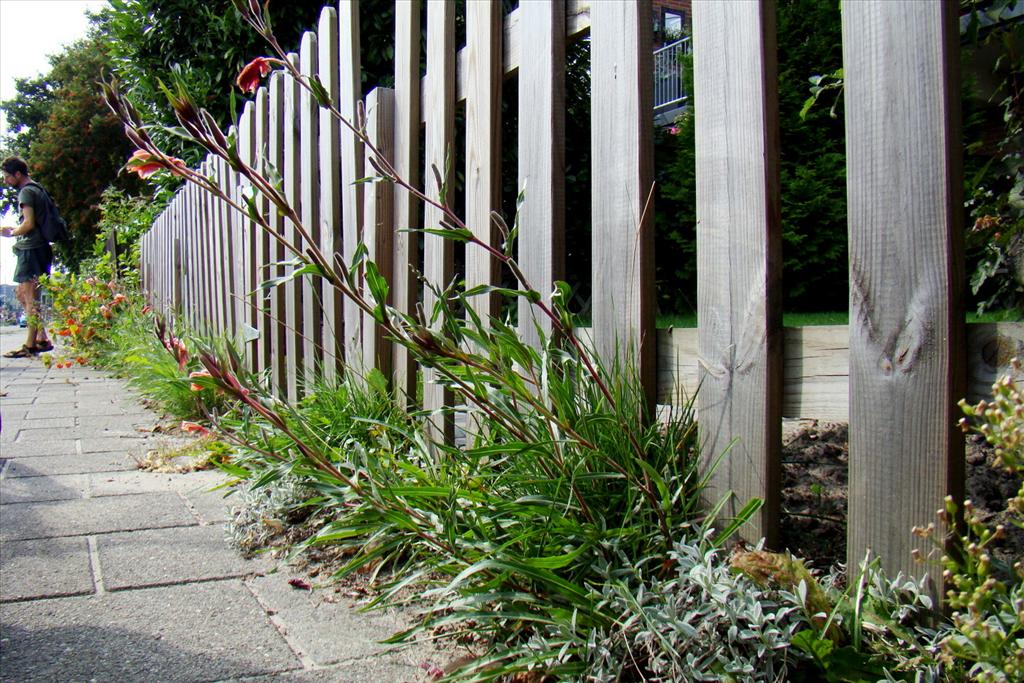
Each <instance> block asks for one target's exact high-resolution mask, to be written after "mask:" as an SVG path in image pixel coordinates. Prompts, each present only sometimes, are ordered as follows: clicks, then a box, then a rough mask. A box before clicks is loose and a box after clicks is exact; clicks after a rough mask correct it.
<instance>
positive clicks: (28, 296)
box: [14, 280, 36, 348]
mask: <svg viewBox="0 0 1024 683" xmlns="http://www.w3.org/2000/svg"><path fill="white" fill-rule="evenodd" d="M34 282H35V281H34V280H29V281H28V282H21V283H18V287H17V288H16V289H15V290H14V295H15V296H16V297H17V299H18V302H19V303H20V304H21V307H22V309H23V310H24V311H25V317H26V318H27V319H28V329H27V330H26V332H27V333H28V335H27V337H26V339H25V346H26V347H27V348H34V347H35V345H36V326H35V312H36V309H35V298H34V297H35V288H34V287H33V286H32V285H33V283H34Z"/></svg>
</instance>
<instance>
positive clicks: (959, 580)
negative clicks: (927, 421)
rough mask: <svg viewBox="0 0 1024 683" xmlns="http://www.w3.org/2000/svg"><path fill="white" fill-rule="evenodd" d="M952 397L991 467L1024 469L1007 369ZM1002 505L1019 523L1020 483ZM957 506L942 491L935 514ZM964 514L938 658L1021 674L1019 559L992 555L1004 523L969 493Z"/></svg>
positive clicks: (950, 559)
mask: <svg viewBox="0 0 1024 683" xmlns="http://www.w3.org/2000/svg"><path fill="white" fill-rule="evenodd" d="M1011 366H1012V368H1013V371H1014V373H1015V374H1016V373H1019V372H1020V369H1021V364H1020V361H1019V360H1018V359H1016V358H1015V359H1013V360H1012V361H1011ZM959 405H960V408H961V409H962V410H963V412H964V414H965V415H966V417H965V418H964V419H962V420H960V427H961V429H963V430H964V432H965V433H966V432H971V431H974V432H976V433H978V434H981V435H982V436H984V437H985V440H986V441H987V442H988V443H989V444H991V445H992V446H993V447H994V449H995V456H996V465H997V466H998V467H1003V468H1005V469H1006V470H1007V471H1009V472H1019V471H1021V470H1022V469H1024V397H1022V394H1021V392H1020V390H1019V389H1018V388H1017V385H1016V382H1015V380H1014V378H1013V376H1006V377H1002V378H1000V379H999V380H998V381H997V382H996V383H995V384H993V385H992V398H991V400H983V401H980V402H978V403H977V404H976V405H969V404H968V403H967V402H966V401H960V404H959ZM1007 511H1008V513H1009V515H1010V518H1011V521H1012V522H1013V523H1014V524H1018V525H1024V486H1022V487H1021V489H1020V491H1019V492H1018V493H1017V495H1016V496H1015V497H1013V498H1011V499H1010V500H1009V501H1007ZM956 512H957V506H956V504H955V503H954V502H953V501H952V499H951V498H950V497H947V498H946V505H945V510H941V511H940V512H939V517H940V519H941V520H942V521H943V522H944V523H947V524H948V523H949V522H950V521H951V520H953V519H955V516H956ZM963 515H964V524H965V528H964V529H963V531H957V530H955V527H954V530H953V531H951V532H950V535H949V537H948V539H947V540H948V542H949V543H948V548H949V552H948V553H947V554H946V555H945V556H944V557H943V558H942V564H943V568H944V571H943V579H944V580H945V582H946V586H947V593H946V600H947V605H948V606H949V607H950V608H951V609H953V610H954V612H953V614H952V622H953V627H954V631H952V632H951V633H950V634H949V635H948V636H947V637H945V638H944V639H943V641H942V643H941V658H942V659H943V660H944V661H946V662H947V663H948V664H950V665H955V664H956V663H958V662H959V663H960V664H962V663H963V662H971V663H972V666H971V668H970V672H969V673H970V675H971V680H977V681H1016V680H1022V676H1024V646H1022V643H1024V640H1022V638H1021V633H1024V564H1022V562H1021V561H1017V562H1016V563H1015V564H1014V565H1013V566H1012V567H1007V566H1006V565H1005V564H999V563H997V562H996V561H995V559H994V558H993V555H992V552H991V547H992V545H993V544H994V543H995V542H998V541H999V540H1001V539H1003V538H1004V537H1005V536H1006V528H1005V527H1004V526H1003V525H1001V524H997V525H995V526H994V527H992V526H991V523H990V522H989V521H987V520H986V519H985V518H984V516H983V515H982V513H981V512H980V511H979V510H977V509H976V508H975V506H974V505H973V504H972V503H971V501H969V500H967V501H964V504H963ZM915 533H916V532H915ZM918 535H922V533H918Z"/></svg>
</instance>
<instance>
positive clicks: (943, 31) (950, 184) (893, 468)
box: [698, 0, 965, 592]
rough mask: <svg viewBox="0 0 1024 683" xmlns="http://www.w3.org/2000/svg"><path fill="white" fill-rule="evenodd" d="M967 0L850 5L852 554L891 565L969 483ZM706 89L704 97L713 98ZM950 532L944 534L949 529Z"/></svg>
mask: <svg viewBox="0 0 1024 683" xmlns="http://www.w3.org/2000/svg"><path fill="white" fill-rule="evenodd" d="M957 8H958V5H957V4H956V3H952V2H942V3H919V2H909V1H907V0H885V1H884V2H879V1H877V0H871V1H864V2H853V3H846V4H845V5H844V7H843V37H844V40H843V64H844V73H845V76H846V81H845V83H846V85H845V87H846V93H845V97H844V101H845V104H846V136H847V137H846V150H847V169H848V171H847V194H848V198H849V228H850V240H849V252H850V320H851V325H850V491H849V501H850V507H849V517H848V520H849V521H848V524H847V527H848V529H849V532H848V533H849V537H848V544H847V558H848V561H849V563H850V566H851V567H856V566H857V565H858V563H859V562H861V561H862V560H863V559H864V556H865V554H866V553H867V552H868V551H870V552H871V554H872V555H876V556H879V557H880V558H881V560H882V566H883V567H885V569H886V570H887V571H889V572H896V571H897V570H899V571H903V572H904V573H907V574H915V575H920V574H921V573H922V572H924V571H928V575H929V577H930V578H931V579H932V581H933V582H934V587H935V588H936V590H937V591H938V592H941V585H942V583H941V581H942V579H941V567H939V566H935V565H933V566H931V567H924V566H923V565H920V564H917V563H914V562H913V561H912V559H911V555H910V553H911V549H912V548H915V547H916V548H920V549H921V550H922V552H924V553H925V554H927V552H928V550H929V549H930V542H929V541H927V540H924V539H917V538H915V537H913V536H911V534H910V528H911V527H912V526H914V525H927V524H928V523H930V522H933V521H936V520H935V511H936V510H937V509H939V508H941V507H942V500H943V497H944V496H945V495H946V494H951V495H953V496H954V497H955V498H957V499H960V498H962V495H963V488H964V483H963V477H964V457H963V435H962V434H961V433H960V432H959V430H958V429H957V428H956V422H957V418H958V412H959V411H958V409H957V407H956V401H957V400H958V399H959V398H960V397H961V396H963V394H964V390H965V378H964V374H965V373H964V354H963V349H964V344H963V339H964V336H963V335H964V332H963V330H964V326H963V322H962V321H963V319H964V301H963V293H962V290H963V282H964V272H963V269H964V258H963V230H962V227H961V220H962V218H961V217H962V215H963V204H962V203H961V194H962V176H961V168H960V158H959V155H960V145H961V140H960V135H959V133H960V124H959V121H960V117H959V97H960V79H959V31H958V25H957ZM699 101H700V100H699V98H698V102H699ZM939 533H940V537H941V534H942V533H943V532H942V531H941V530H940V532H939Z"/></svg>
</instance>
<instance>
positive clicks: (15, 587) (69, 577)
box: [0, 538, 95, 609]
mask: <svg viewBox="0 0 1024 683" xmlns="http://www.w3.org/2000/svg"><path fill="white" fill-rule="evenodd" d="M0 573H2V574H3V577H4V580H3V581H2V582H0V602H7V601H10V600H24V599H28V598H41V597H56V596H63V595H84V594H89V593H92V592H93V591H94V590H95V586H94V584H93V578H92V569H91V568H90V565H89V544H88V542H87V541H86V539H84V538H47V539H42V540H37V541H7V542H5V543H4V544H3V545H0ZM5 609H6V608H5Z"/></svg>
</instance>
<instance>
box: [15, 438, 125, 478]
mask: <svg viewBox="0 0 1024 683" xmlns="http://www.w3.org/2000/svg"><path fill="white" fill-rule="evenodd" d="M4 450H5V451H6V450H10V451H12V453H11V454H12V455H15V456H17V455H19V453H18V452H17V450H16V449H15V448H14V447H13V446H12V447H9V448H5V449H4ZM11 460H12V462H11V464H10V465H8V469H7V471H6V472H5V473H4V476H5V477H6V478H8V479H15V478H17V477H42V476H53V475H57V474H88V473H89V472H115V471H120V470H133V469H135V468H136V467H137V465H136V464H135V461H134V460H132V459H131V458H129V457H128V456H127V455H126V454H125V453H84V454H82V455H74V454H71V455H51V456H45V455H41V456H36V457H25V458H21V457H14V458H11Z"/></svg>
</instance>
